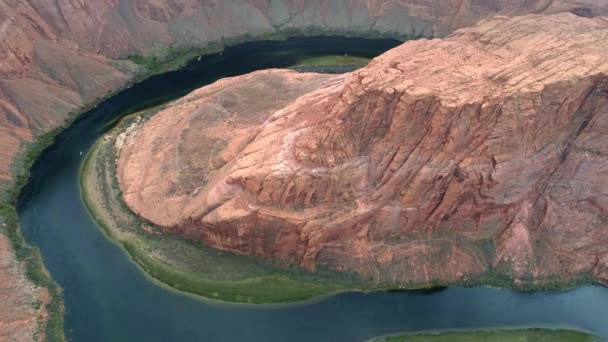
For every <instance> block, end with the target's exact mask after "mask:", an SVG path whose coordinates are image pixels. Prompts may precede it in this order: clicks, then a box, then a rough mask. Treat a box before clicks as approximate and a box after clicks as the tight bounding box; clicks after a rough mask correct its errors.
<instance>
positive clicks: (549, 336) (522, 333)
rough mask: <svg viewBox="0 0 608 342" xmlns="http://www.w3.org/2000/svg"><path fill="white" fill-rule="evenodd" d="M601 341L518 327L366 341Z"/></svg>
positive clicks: (568, 332) (588, 335)
mask: <svg viewBox="0 0 608 342" xmlns="http://www.w3.org/2000/svg"><path fill="white" fill-rule="evenodd" d="M520 340H522V341H535V342H601V341H602V339H601V338H600V337H599V336H596V335H595V334H593V333H591V332H588V331H583V330H577V329H570V328H568V327H563V328H534V327H531V328H530V327H519V328H513V329H505V328H485V329H479V330H468V329H462V330H460V329H455V330H443V331H442V330H439V331H420V332H416V333H396V334H388V335H383V336H378V337H374V338H372V339H369V340H368V342H465V341H466V342H504V341H520Z"/></svg>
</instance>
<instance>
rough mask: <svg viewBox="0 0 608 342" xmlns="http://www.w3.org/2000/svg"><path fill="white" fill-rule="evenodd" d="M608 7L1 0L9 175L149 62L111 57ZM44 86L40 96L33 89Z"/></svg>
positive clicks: (394, 0)
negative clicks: (28, 150) (27, 151)
mask: <svg viewBox="0 0 608 342" xmlns="http://www.w3.org/2000/svg"><path fill="white" fill-rule="evenodd" d="M561 11H572V12H575V13H578V14H580V15H584V16H597V15H606V14H608V4H606V3H605V1H593V0H580V1H573V0H554V1H552V0H527V1H523V2H522V1H521V0H490V1H488V0H450V1H444V0H318V1H305V0H238V1H216V0H153V1H150V0H104V1H14V0H0V44H1V46H2V48H3V49H2V51H1V52H0V146H1V147H2V148H1V149H0V160H2V161H3V162H2V163H0V180H8V179H10V175H9V165H10V160H11V159H12V157H13V156H14V155H15V154H16V152H17V151H18V149H19V148H20V145H21V143H22V142H24V141H29V140H31V138H32V135H35V134H39V133H41V132H44V131H47V130H48V129H49V128H52V127H56V126H57V125H58V124H59V123H61V122H63V121H64V120H65V118H66V116H67V113H69V112H70V111H73V110H76V109H77V108H79V107H81V106H82V105H83V104H89V103H91V102H92V101H94V100H95V99H96V98H99V97H102V96H104V95H106V94H107V93H108V92H109V91H111V90H114V89H117V88H119V87H121V86H123V85H124V84H125V83H126V82H128V81H129V80H130V79H132V78H133V77H134V75H135V74H137V73H138V72H140V71H141V70H140V69H139V68H137V67H136V66H135V65H133V64H131V63H128V62H117V61H113V60H112V59H120V58H125V57H126V56H128V55H129V54H132V53H139V54H151V53H153V54H163V53H165V52H166V48H167V47H169V46H173V47H180V46H205V45H206V44H207V43H209V42H215V41H221V40H223V39H227V38H235V37H244V36H259V35H264V34H267V33H273V32H276V31H278V30H283V31H289V30H305V31H310V30H311V28H314V29H315V30H329V31H351V32H360V33H366V32H370V31H375V32H390V33H394V34H401V35H409V36H416V35H420V34H423V35H427V36H428V35H434V36H444V35H446V34H448V33H450V32H452V31H453V30H454V29H455V28H459V27H463V26H468V25H472V24H474V23H475V22H476V21H477V20H479V19H480V18H484V17H487V16H489V15H493V14H496V13H502V14H507V15H516V14H524V13H533V12H542V13H555V12H561ZM31 94H36V95H37V96H31Z"/></svg>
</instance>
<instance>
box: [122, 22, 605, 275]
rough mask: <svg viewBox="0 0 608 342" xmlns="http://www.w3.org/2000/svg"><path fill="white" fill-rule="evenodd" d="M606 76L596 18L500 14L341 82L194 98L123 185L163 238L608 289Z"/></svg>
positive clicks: (379, 268)
mask: <svg viewBox="0 0 608 342" xmlns="http://www.w3.org/2000/svg"><path fill="white" fill-rule="evenodd" d="M607 73H608V21H607V20H605V19H602V18H599V19H588V18H582V17H578V16H575V15H572V14H558V15H552V16H537V15H530V16H523V17H516V18H511V19H509V18H506V17H495V18H493V19H489V20H486V21H483V22H481V23H480V24H478V25H477V26H475V27H473V28H470V29H462V30H459V31H456V32H455V33H453V34H452V35H450V36H449V37H448V38H446V39H434V40H425V39H423V40H419V41H412V42H408V43H406V44H404V45H402V46H400V47H397V48H395V49H393V50H391V51H389V52H387V53H385V54H384V55H382V56H380V57H378V58H376V59H375V60H373V61H372V63H371V64H370V65H369V66H367V67H366V68H363V69H361V70H358V71H355V72H353V73H350V74H345V75H340V76H331V77H330V76H324V75H315V74H295V73H293V72H290V71H279V70H274V71H263V72H258V73H254V74H251V75H246V76H242V77H237V78H232V79H228V80H222V81H219V82H217V83H216V84H214V85H211V86H209V87H205V88H202V89H200V90H198V91H195V92H194V93H192V94H191V95H189V96H187V97H185V98H184V99H182V100H180V101H177V102H176V103H174V104H172V105H170V106H169V107H168V108H167V109H165V110H164V111H161V112H160V113H159V114H157V115H156V116H154V117H153V118H152V119H150V120H149V121H148V122H146V123H145V124H143V127H140V128H137V129H136V130H134V132H132V133H131V134H130V136H129V137H128V138H127V139H126V142H125V144H124V146H123V147H122V151H121V153H120V158H119V162H118V168H119V182H120V184H121V187H122V188H123V190H124V194H125V195H124V199H125V201H126V203H127V204H128V205H129V206H130V207H131V208H132V209H133V210H134V211H135V212H137V213H138V214H140V215H141V216H143V217H144V218H146V219H148V220H150V221H152V222H154V223H156V224H158V225H160V226H162V227H165V228H166V229H167V231H171V232H178V233H181V234H185V235H187V236H189V237H190V238H192V239H195V240H200V241H203V242H204V243H207V244H210V245H212V246H214V247H217V248H220V249H223V250H229V251H233V252H237V253H243V254H253V255H258V256H262V257H266V258H281V259H287V260H290V261H293V262H295V263H297V264H299V265H300V266H302V267H305V268H309V269H314V268H315V267H316V266H318V265H326V266H329V267H332V268H336V269H347V270H353V271H356V272H359V273H360V274H363V275H365V276H367V277H371V278H373V279H375V280H376V281H377V282H379V283H382V282H385V283H391V284H400V285H403V284H412V283H416V284H420V283H424V284H430V283H434V282H441V283H449V282H454V281H458V280H462V279H465V278H470V277H474V276H479V275H484V274H488V273H489V272H492V273H493V274H497V275H505V276H508V277H513V279H515V281H516V282H519V283H526V282H534V283H535V284H543V283H545V282H549V281H554V280H556V279H558V281H562V280H563V281H566V280H571V279H574V278H576V277H578V276H580V275H583V274H592V275H593V276H594V277H596V278H597V279H599V280H602V281H606V280H607V279H608V263H607V260H608V259H607V257H608V75H607ZM286 90H288V91H286ZM278 94H281V95H280V96H279V95H278ZM212 117H213V118H212ZM227 117H229V118H230V119H229V122H230V123H226V122H227V121H224V120H228V119H224V118H227ZM203 122H205V124H202V123H203ZM224 124H226V125H232V126H231V127H232V128H231V129H232V131H230V130H224V129H216V128H217V127H220V125H224ZM218 132H223V133H224V134H225V135H224V136H223V137H220V136H219V135H220V133H218ZM227 132H228V133H227ZM230 132H232V133H230ZM234 132H238V133H234ZM233 138H234V139H233ZM214 139H215V140H214ZM220 146H224V147H223V149H222V148H219V147H220ZM194 174H196V175H194ZM193 175H194V176H193Z"/></svg>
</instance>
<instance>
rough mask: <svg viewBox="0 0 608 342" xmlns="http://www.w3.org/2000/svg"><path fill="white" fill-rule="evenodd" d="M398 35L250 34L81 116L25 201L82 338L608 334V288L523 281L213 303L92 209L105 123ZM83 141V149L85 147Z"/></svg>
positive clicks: (25, 226)
mask: <svg viewBox="0 0 608 342" xmlns="http://www.w3.org/2000/svg"><path fill="white" fill-rule="evenodd" d="M397 43H398V42H396V41H391V40H363V39H355V38H337V37H325V38H305V39H291V40H288V41H282V42H256V43H245V44H241V45H238V46H235V47H232V48H228V49H226V50H225V51H224V53H223V54H216V55H210V56H206V57H203V58H202V60H201V61H195V62H192V63H191V64H190V65H188V66H186V67H184V68H183V69H181V70H179V71H176V72H171V73H167V74H163V75H159V76H155V77H152V78H150V79H148V80H146V81H144V82H142V83H140V84H138V85H136V86H134V87H132V88H129V89H127V90H125V91H123V92H121V93H119V94H117V95H116V96H114V97H112V98H111V99H109V100H107V101H105V102H104V103H102V104H101V105H99V106H98V107H97V108H95V109H93V110H91V111H90V112H88V113H86V114H85V115H83V116H82V118H81V119H80V120H78V121H77V122H76V123H74V124H73V125H72V126H71V127H70V128H68V129H67V130H66V131H64V132H63V133H62V134H61V135H60V136H59V137H58V139H57V141H56V143H55V144H54V145H53V146H51V147H50V148H49V149H48V150H47V151H45V152H44V153H43V155H42V156H41V157H40V158H39V159H38V161H37V162H36V164H35V165H34V167H33V169H32V178H31V180H30V183H29V184H28V185H27V186H26V188H25V189H24V191H23V192H22V194H21V198H20V202H19V206H18V210H19V216H20V222H21V227H22V230H23V233H24V235H25V237H26V239H27V241H28V242H29V243H31V244H33V245H35V246H38V247H39V248H40V250H41V253H42V256H43V258H44V262H45V264H46V266H47V268H48V269H49V271H50V272H51V274H52V276H53V278H54V279H55V280H56V281H57V282H58V283H59V284H60V285H61V286H62V288H63V290H64V298H65V305H66V311H67V312H66V317H65V331H66V336H67V338H68V339H70V340H72V341H87V342H94V341H362V340H365V339H367V338H370V337H373V336H377V335H383V334H388V333H395V332H400V331H419V330H439V329H455V328H481V327H513V326H529V325H533V326H543V327H572V328H577V329H582V330H588V331H591V332H594V333H596V334H599V335H602V336H608V310H607V309H608V289H607V288H602V287H581V288H578V289H576V290H573V291H568V292H537V293H519V292H513V291H509V290H501V289H492V288H450V289H446V290H443V291H436V292H430V293H421V292H388V293H380V292H379V293H369V294H364V293H343V294H340V295H336V296H331V297H329V298H326V299H323V300H319V301H316V302H310V303H301V304H292V305H275V306H251V305H237V304H222V303H210V302H205V301H202V300H197V299H194V298H192V297H190V296H187V295H183V294H179V293H175V292H171V291H168V290H167V289H165V288H162V287H159V286H158V285H156V284H155V283H154V282H152V281H150V280H149V279H148V278H147V277H146V276H145V275H144V274H142V272H141V271H140V270H139V268H138V267H137V266H136V265H135V264H134V263H133V262H131V260H130V259H129V257H128V256H127V255H126V254H125V253H124V252H123V251H122V249H121V248H119V247H118V246H116V245H114V244H112V243H111V242H110V241H109V240H108V239H106V237H105V236H104V235H103V233H102V232H101V230H100V229H98V228H97V226H96V225H95V223H94V222H93V221H92V220H91V219H90V218H89V216H88V214H87V211H86V209H85V207H84V206H83V204H82V202H81V198H80V193H79V187H78V169H79V166H80V164H81V162H82V159H83V158H84V155H86V152H87V151H88V149H89V148H90V147H91V145H92V144H93V143H94V142H95V140H96V139H97V138H98V137H99V136H100V135H101V134H103V133H104V131H105V130H106V128H104V127H105V126H104V123H106V122H108V120H111V119H113V118H116V117H118V116H121V115H124V114H125V113H126V112H128V111H133V110H134V109H137V108H141V107H142V106H148V105H154V104H159V103H162V102H165V101H168V100H171V99H174V98H176V97H179V96H182V95H184V94H185V93H187V92H188V91H190V90H192V89H194V88H197V87H199V86H202V85H204V84H208V83H210V82H212V81H214V80H216V79H219V78H221V77H226V76H233V75H238V74H243V73H246V72H250V71H253V70H256V69H263V68H268V67H285V66H288V65H292V64H294V61H295V59H296V58H297V57H302V56H303V55H325V54H343V53H348V54H351V55H357V56H374V55H377V54H380V53H382V52H383V51H385V50H387V49H389V48H391V47H393V46H395V45H396V44H397ZM80 152H82V155H81V154H80Z"/></svg>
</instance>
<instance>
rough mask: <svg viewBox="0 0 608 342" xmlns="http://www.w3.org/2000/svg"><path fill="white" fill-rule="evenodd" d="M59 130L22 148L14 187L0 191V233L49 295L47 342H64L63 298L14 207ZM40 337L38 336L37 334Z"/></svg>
mask: <svg viewBox="0 0 608 342" xmlns="http://www.w3.org/2000/svg"><path fill="white" fill-rule="evenodd" d="M59 131H60V130H59V129H57V130H54V131H52V132H49V133H47V134H43V135H41V136H40V137H39V138H38V139H36V140H35V141H34V142H33V143H32V144H30V145H29V146H27V147H26V149H25V152H24V153H23V154H22V155H21V158H20V159H19V160H18V162H17V163H15V164H14V167H13V174H14V176H15V181H14V183H13V184H12V185H11V184H8V183H7V184H4V186H2V190H1V191H0V222H1V223H2V226H3V229H2V230H1V231H0V232H1V233H3V234H6V236H7V237H8V238H9V239H10V241H11V244H12V247H13V250H14V252H15V256H16V258H17V260H18V261H20V262H22V263H23V264H24V265H25V272H26V276H27V278H28V279H30V280H31V281H32V283H34V284H35V285H36V286H39V287H45V288H47V289H48V291H49V295H50V298H51V301H50V302H49V304H48V305H47V306H46V310H47V313H48V319H47V322H46V328H45V331H44V336H46V340H47V341H64V340H65V338H64V336H63V311H64V309H63V298H62V293H61V288H60V287H59V286H58V285H57V284H56V283H55V282H54V281H53V280H52V279H51V277H50V275H49V274H48V272H47V271H46V269H45V268H44V264H43V262H42V257H41V256H40V251H39V250H38V248H34V247H32V246H29V245H27V244H26V243H25V241H24V239H23V235H22V234H21V230H20V229H19V216H18V215H17V210H16V209H15V206H16V204H17V197H18V196H19V192H20V191H21V189H22V188H23V187H24V186H25V184H26V183H27V181H28V178H29V172H30V171H29V170H30V169H31V167H32V165H33V164H34V161H35V160H36V158H37V157H38V155H40V153H41V152H42V151H43V150H44V149H46V148H47V147H48V146H49V145H50V144H52V143H53V141H54V140H55V136H56V135H57V134H58V132H59ZM39 336H40V334H39Z"/></svg>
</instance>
